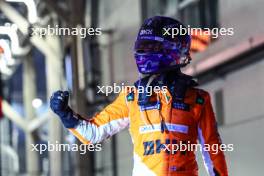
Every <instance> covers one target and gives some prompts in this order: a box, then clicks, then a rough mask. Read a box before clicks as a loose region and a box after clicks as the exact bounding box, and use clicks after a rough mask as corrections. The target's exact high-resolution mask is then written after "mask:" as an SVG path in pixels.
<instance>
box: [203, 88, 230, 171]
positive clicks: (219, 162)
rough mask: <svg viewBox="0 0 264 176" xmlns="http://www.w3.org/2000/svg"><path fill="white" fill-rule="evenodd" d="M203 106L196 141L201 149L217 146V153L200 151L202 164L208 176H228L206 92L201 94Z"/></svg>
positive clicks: (208, 96)
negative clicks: (197, 140)
mask: <svg viewBox="0 0 264 176" xmlns="http://www.w3.org/2000/svg"><path fill="white" fill-rule="evenodd" d="M203 94H204V95H203V97H204V106H203V108H202V112H201V116H200V121H199V125H198V139H199V142H200V144H201V145H202V147H204V146H209V147H212V146H213V145H215V146H218V149H219V150H218V151H213V150H204V149H205V148H203V150H202V154H203V159H204V163H205V166H206V169H207V171H208V173H209V175H210V176H228V171H227V165H226V160H225V156H224V153H223V151H221V150H220V145H221V144H222V142H221V138H220V135H219V133H218V129H217V123H216V119H215V115H214V112H213V107H212V104H211V100H210V95H209V93H208V92H203Z"/></svg>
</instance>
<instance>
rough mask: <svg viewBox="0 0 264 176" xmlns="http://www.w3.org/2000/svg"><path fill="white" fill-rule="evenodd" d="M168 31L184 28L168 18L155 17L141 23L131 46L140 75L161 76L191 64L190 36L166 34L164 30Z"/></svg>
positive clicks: (179, 23)
mask: <svg viewBox="0 0 264 176" xmlns="http://www.w3.org/2000/svg"><path fill="white" fill-rule="evenodd" d="M168 28H171V29H178V30H179V29H180V28H186V27H185V26H184V25H183V24H182V23H181V22H179V21H177V20H174V19H172V18H169V17H162V16H155V17H152V18H149V19H146V20H145V21H144V23H143V25H142V26H141V28H140V30H139V33H138V36H137V40H136V42H135V46H134V56H135V60H136V64H137V67H138V71H139V72H140V73H142V74H155V73H161V72H164V71H169V70H173V69H176V68H180V67H184V66H185V65H187V64H188V63H190V60H191V58H190V54H189V50H190V44H191V37H190V35H189V34H188V33H186V34H184V35H181V34H177V35H167V34H165V32H164V31H165V30H166V29H168Z"/></svg>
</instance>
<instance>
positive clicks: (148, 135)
mask: <svg viewBox="0 0 264 176" xmlns="http://www.w3.org/2000/svg"><path fill="white" fill-rule="evenodd" d="M137 99H138V93H137V91H134V92H132V93H127V92H121V93H120V94H119V96H118V97H117V98H116V100H115V101H114V102H113V103H112V104H110V105H108V106H107V107H106V108H105V109H104V110H103V111H101V112H100V113H99V114H97V115H95V116H94V117H93V118H92V119H90V120H82V121H81V122H80V124H79V125H78V126H77V127H76V128H71V129H70V131H71V132H72V133H73V134H74V135H75V136H76V137H77V138H78V139H79V140H80V141H81V142H83V143H85V144H90V143H93V144H94V143H99V142H102V141H103V140H105V139H106V138H109V137H110V136H112V135H114V134H116V133H118V132H119V131H121V130H123V129H125V128H129V132H130V135H131V138H132V142H133V144H134V169H133V176H197V175H198V166H197V162H196V158H195V153H194V151H175V152H172V146H173V145H172V144H179V143H185V144H186V143H190V144H197V140H198V141H199V143H200V144H201V145H202V146H204V145H205V144H209V145H212V144H215V145H221V140H220V137H219V134H218V131H217V126H216V120H215V116H214V113H213V109H212V105H211V102H210V95H209V94H208V92H206V91H204V90H201V89H197V88H194V87H191V88H188V89H187V91H186V94H185V98H184V101H182V102H174V100H173V98H172V95H171V93H170V92H169V91H166V92H165V93H164V92H159V93H155V94H154V95H153V96H152V99H153V101H152V102H151V103H150V104H149V105H146V106H144V107H142V106H139V105H138V102H137ZM202 154H203V158H204V163H205V166H206V169H207V171H208V173H209V175H210V176H218V175H220V176H227V175H228V173H227V166H226V162H225V156H224V153H223V152H222V151H218V152H217V153H213V152H211V151H202Z"/></svg>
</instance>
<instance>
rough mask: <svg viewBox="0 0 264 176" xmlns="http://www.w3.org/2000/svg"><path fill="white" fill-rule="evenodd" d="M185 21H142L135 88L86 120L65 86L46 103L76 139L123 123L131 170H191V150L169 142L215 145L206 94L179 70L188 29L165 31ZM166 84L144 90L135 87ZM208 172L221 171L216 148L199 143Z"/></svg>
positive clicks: (98, 138)
mask: <svg viewBox="0 0 264 176" xmlns="http://www.w3.org/2000/svg"><path fill="white" fill-rule="evenodd" d="M182 27H185V26H184V25H183V24H182V23H180V22H179V21H177V20H174V19H172V18H168V17H162V16H155V17H152V18H149V19H147V20H145V21H144V23H143V25H142V26H141V28H140V30H139V33H138V36H137V39H136V42H135V47H134V56H135V62H136V64H137V67H138V71H139V73H140V78H139V79H138V80H137V81H136V82H135V83H134V86H135V89H133V90H130V91H122V92H121V93H120V94H119V95H118V97H117V98H116V100H115V101H114V102H113V103H111V104H110V105H108V106H107V107H106V108H105V109H104V110H102V111H101V112H100V113H98V114H97V115H95V116H94V117H93V118H91V119H89V120H87V119H85V118H83V117H81V116H80V115H78V114H77V113H75V112H74V111H73V110H72V109H71V108H70V107H69V106H68V99H69V92H67V91H57V92H55V93H54V94H53V95H52V97H51V100H50V106H51V109H52V110H53V111H54V112H55V113H56V114H57V115H58V116H59V117H60V119H61V121H62V123H63V124H64V126H65V127H66V128H68V129H69V130H70V131H71V132H72V133H73V134H74V135H75V136H76V137H77V138H78V139H79V140H80V141H81V142H82V143H84V144H95V143H99V142H102V141H103V140H105V139H106V138H109V137H110V136H112V135H114V134H116V133H118V132H119V131H121V130H123V129H125V128H129V132H130V135H131V138H132V142H133V145H134V169H133V176H197V175H198V165H197V162H196V157H195V151H193V150H176V151H175V150H172V149H174V148H172V147H174V146H175V145H177V146H179V145H180V144H198V142H199V144H200V145H201V146H205V145H207V146H208V145H209V146H212V145H217V146H220V145H221V139H220V136H219V134H218V130H217V125H216V120H215V116H214V112H213V109H212V105H211V102H210V95H209V93H208V92H206V91H204V90H202V89H198V88H196V86H197V83H196V82H195V81H194V80H193V78H192V77H191V76H188V75H185V74H183V73H182V72H181V68H182V67H184V66H186V65H187V64H188V63H190V60H191V58H190V54H189V50H190V43H191V37H190V36H189V34H185V35H181V34H178V35H177V36H175V35H174V36H171V35H168V32H165V31H169V28H171V29H174V30H175V29H180V28H182ZM139 86H141V87H144V88H148V87H149V86H159V87H163V86H166V90H167V91H159V92H154V91H153V93H152V94H146V93H145V92H144V91H140V92H139V91H138V87H139ZM202 154H203V158H204V163H205V166H206V169H207V171H208V174H209V175H210V176H227V175H228V172H227V166H226V161H225V156H224V153H223V152H222V151H220V150H219V151H217V152H212V151H211V150H204V147H202Z"/></svg>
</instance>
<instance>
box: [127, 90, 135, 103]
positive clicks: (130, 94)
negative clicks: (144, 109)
mask: <svg viewBox="0 0 264 176" xmlns="http://www.w3.org/2000/svg"><path fill="white" fill-rule="evenodd" d="M126 99H127V101H134V92H130V93H129V94H127V96H126Z"/></svg>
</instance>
